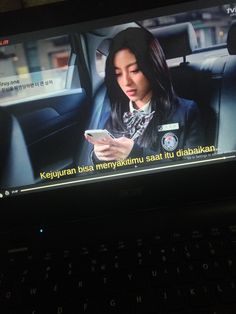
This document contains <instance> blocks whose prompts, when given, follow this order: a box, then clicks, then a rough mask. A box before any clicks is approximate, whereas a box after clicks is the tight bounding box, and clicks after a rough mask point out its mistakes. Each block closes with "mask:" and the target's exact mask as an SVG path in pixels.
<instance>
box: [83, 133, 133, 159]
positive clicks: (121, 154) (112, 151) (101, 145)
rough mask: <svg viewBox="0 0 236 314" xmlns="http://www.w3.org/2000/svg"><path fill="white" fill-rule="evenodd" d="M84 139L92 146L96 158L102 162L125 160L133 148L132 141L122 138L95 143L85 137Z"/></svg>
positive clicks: (88, 137)
mask: <svg viewBox="0 0 236 314" xmlns="http://www.w3.org/2000/svg"><path fill="white" fill-rule="evenodd" d="M85 138H86V140H87V141H89V142H90V143H92V144H93V145H94V153H95V155H96V157H97V158H98V159H99V160H103V161H109V160H123V159H126V158H127V157H128V156H129V154H130V152H131V150H132V148H133V146H134V141H133V140H132V139H129V138H127V137H124V136H123V137H119V138H114V139H112V138H111V139H104V140H99V141H95V140H94V139H92V138H91V137H90V136H87V135H86V136H85Z"/></svg>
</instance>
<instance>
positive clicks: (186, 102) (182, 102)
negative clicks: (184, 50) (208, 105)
mask: <svg viewBox="0 0 236 314" xmlns="http://www.w3.org/2000/svg"><path fill="white" fill-rule="evenodd" d="M176 103H177V107H182V108H185V109H189V108H197V103H196V102H195V101H194V100H193V99H188V98H183V97H179V96H177V97H176Z"/></svg>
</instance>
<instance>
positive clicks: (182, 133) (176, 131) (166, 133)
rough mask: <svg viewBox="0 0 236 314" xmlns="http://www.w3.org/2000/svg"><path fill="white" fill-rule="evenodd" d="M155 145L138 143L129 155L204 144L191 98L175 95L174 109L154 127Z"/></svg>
mask: <svg viewBox="0 0 236 314" xmlns="http://www.w3.org/2000/svg"><path fill="white" fill-rule="evenodd" d="M156 135H157V137H156V138H157V141H156V143H155V147H151V148H143V147H141V146H140V145H138V143H135V144H134V147H133V149H132V151H131V153H130V156H129V157H138V156H147V155H152V154H159V153H165V152H175V151H177V150H179V149H187V148H197V147H198V146H204V145H205V136H204V129H203V123H202V118H201V114H200V110H199V108H198V105H197V104H196V102H194V101H193V100H189V99H184V98H180V97H177V101H176V109H175V111H174V112H173V113H172V114H171V115H170V116H169V118H168V119H167V121H166V123H165V124H163V125H157V127H156Z"/></svg>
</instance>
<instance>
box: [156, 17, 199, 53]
mask: <svg viewBox="0 0 236 314" xmlns="http://www.w3.org/2000/svg"><path fill="white" fill-rule="evenodd" d="M151 32H152V34H153V35H154V36H155V37H156V38H157V39H158V40H159V42H160V44H161V46H162V49H163V51H164V53H165V57H166V59H172V58H178V57H185V56H187V55H189V54H191V53H192V52H193V51H194V50H195V49H196V48H197V47H198V43H197V37H196V33H195V30H194V28H193V26H192V24H191V23H189V22H187V23H179V24H175V25H170V26H164V27H158V28H155V29H152V30H151Z"/></svg>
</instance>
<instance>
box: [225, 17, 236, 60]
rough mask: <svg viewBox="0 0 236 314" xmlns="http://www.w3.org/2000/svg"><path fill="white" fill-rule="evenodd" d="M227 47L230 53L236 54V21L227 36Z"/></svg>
mask: <svg viewBox="0 0 236 314" xmlns="http://www.w3.org/2000/svg"><path fill="white" fill-rule="evenodd" d="M227 48H228V51H229V54H231V55H236V21H234V22H232V24H231V25H230V28H229V32H228V36H227Z"/></svg>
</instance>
